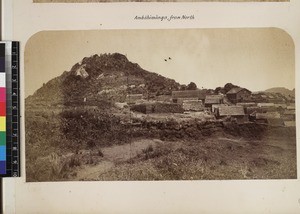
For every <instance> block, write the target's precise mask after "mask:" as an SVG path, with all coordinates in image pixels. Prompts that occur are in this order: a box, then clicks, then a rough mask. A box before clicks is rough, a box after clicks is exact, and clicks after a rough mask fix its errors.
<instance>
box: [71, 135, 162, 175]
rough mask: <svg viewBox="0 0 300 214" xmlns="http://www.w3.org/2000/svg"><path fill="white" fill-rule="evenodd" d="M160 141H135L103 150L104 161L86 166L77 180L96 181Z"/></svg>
mask: <svg viewBox="0 0 300 214" xmlns="http://www.w3.org/2000/svg"><path fill="white" fill-rule="evenodd" d="M161 142H162V141H161V140H158V139H142V140H138V141H134V142H132V143H131V144H124V145H119V146H112V147H107V148H103V149H102V153H103V157H104V159H105V160H104V161H101V162H100V163H98V164H97V165H84V166H83V167H82V168H80V169H79V170H78V171H77V176H76V178H75V179H76V180H95V179H97V177H98V176H99V175H101V174H103V173H106V172H107V171H108V170H110V169H112V168H113V167H114V166H115V164H116V163H118V162H121V161H127V160H129V159H130V158H133V157H135V156H137V155H138V154H139V153H141V152H142V151H143V150H144V149H146V148H147V147H148V146H150V145H152V146H155V145H156V144H158V143H161Z"/></svg>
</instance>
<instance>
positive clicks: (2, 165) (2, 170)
mask: <svg viewBox="0 0 300 214" xmlns="http://www.w3.org/2000/svg"><path fill="white" fill-rule="evenodd" d="M5 174H6V161H0V175H5Z"/></svg>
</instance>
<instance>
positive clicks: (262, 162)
mask: <svg viewBox="0 0 300 214" xmlns="http://www.w3.org/2000/svg"><path fill="white" fill-rule="evenodd" d="M24 63H25V97H26V99H25V154H26V181H27V182H45V181H47V182H49V181H136V180H140V181H149V180H151V181H152V180H242V179H297V164H296V122H295V119H296V116H295V114H296V113H295V112H296V108H295V50H294V42H293V40H292V38H291V37H290V36H289V35H288V34H287V33H286V32H285V31H283V30H281V29H279V28H227V29H226V28H222V29H221V28H220V29H172V30H171V29H170V30H168V29H163V30H162V29H161V30H89V31H42V32H39V33H37V34H35V35H34V36H32V37H31V38H30V39H29V41H28V42H27V44H26V48H25V62H24Z"/></svg>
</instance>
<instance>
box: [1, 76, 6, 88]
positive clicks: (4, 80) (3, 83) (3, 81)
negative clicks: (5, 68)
mask: <svg viewBox="0 0 300 214" xmlns="http://www.w3.org/2000/svg"><path fill="white" fill-rule="evenodd" d="M5 86H6V74H5V73H0V87H5Z"/></svg>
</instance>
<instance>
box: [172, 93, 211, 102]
mask: <svg viewBox="0 0 300 214" xmlns="http://www.w3.org/2000/svg"><path fill="white" fill-rule="evenodd" d="M205 95H206V90H185V91H172V100H173V102H174V103H181V104H182V103H183V101H184V100H202V101H204V100H205Z"/></svg>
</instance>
